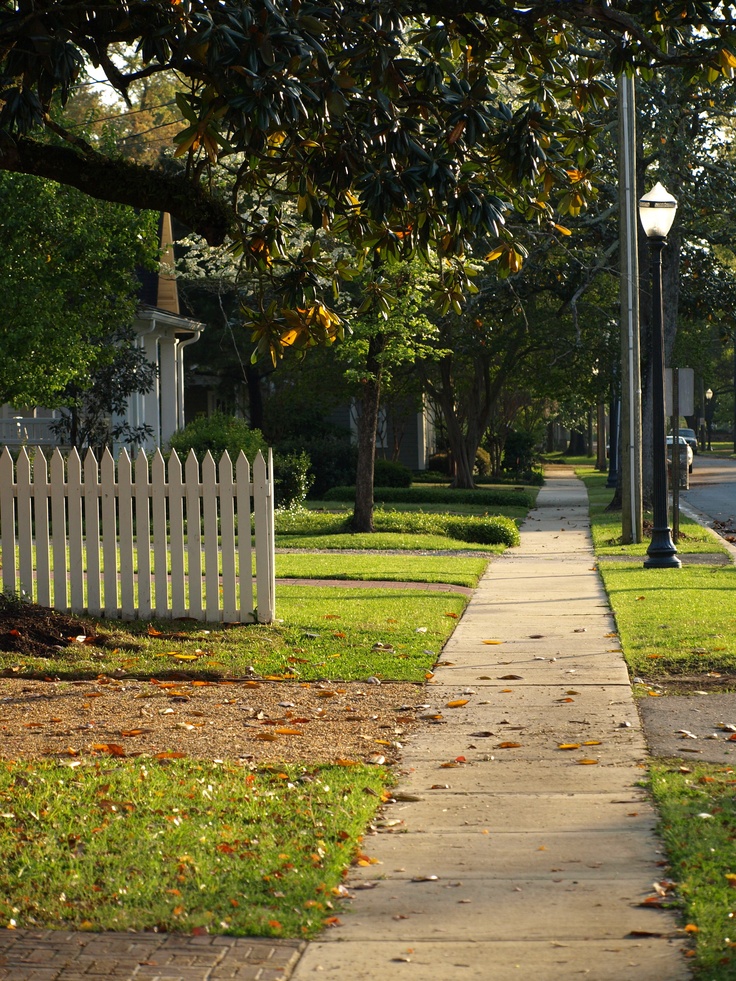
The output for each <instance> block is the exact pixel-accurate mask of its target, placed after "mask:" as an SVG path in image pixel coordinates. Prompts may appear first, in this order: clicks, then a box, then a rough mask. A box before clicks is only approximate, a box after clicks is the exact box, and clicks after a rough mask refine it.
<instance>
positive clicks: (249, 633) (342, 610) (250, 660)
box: [0, 585, 468, 681]
mask: <svg viewBox="0 0 736 981" xmlns="http://www.w3.org/2000/svg"><path fill="white" fill-rule="evenodd" d="M467 602H468V597H467V596H466V595H464V594H463V595H461V594H458V593H445V592H441V593H440V592H432V591H429V590H417V589H411V588H410V587H409V586H407V588H406V589H402V588H398V589H372V588H371V589H361V588H359V587H352V588H329V589H322V588H319V589H316V588H315V587H313V586H309V585H305V586H280V587H279V588H278V590H277V611H278V615H279V618H280V619H279V621H278V622H276V623H273V624H247V625H231V624H221V623H211V624H208V623H201V622H197V621H195V622H192V621H187V622H182V621H154V622H153V623H148V622H144V621H120V620H105V621H96V622H95V630H96V631H97V634H98V636H97V637H94V636H93V637H91V638H89V640H88V642H85V643H72V644H70V645H69V646H67V647H62V648H60V649H58V650H49V651H48V656H45V657H32V656H30V655H20V654H17V653H13V652H0V671H3V672H4V673H5V674H9V675H12V676H18V675H31V676H36V677H42V678H43V677H54V678H84V677H96V676H97V675H99V674H106V675H114V676H123V675H128V676H132V677H138V678H147V677H166V676H167V675H171V674H174V675H175V676H176V677H193V678H196V677H204V678H228V677H246V676H249V675H251V674H253V673H255V674H259V675H264V676H270V675H274V676H279V677H292V678H299V679H303V680H305V681H306V680H313V679H316V678H340V679H343V680H346V681H349V680H359V679H363V680H364V679H365V678H367V677H370V676H376V677H379V678H382V679H391V680H395V681H422V680H424V677H425V674H426V672H427V671H428V670H429V668H430V667H431V666H432V664H433V663H434V661H435V660H436V657H437V655H438V654H439V652H440V650H441V649H442V646H443V645H444V643H445V641H446V640H447V638H448V637H449V636H450V634H451V633H452V630H453V628H454V626H455V624H456V622H457V619H458V618H459V617H460V616H461V614H462V612H463V610H464V609H465V606H466V604H467Z"/></svg>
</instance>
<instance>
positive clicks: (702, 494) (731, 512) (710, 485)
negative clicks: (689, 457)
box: [680, 454, 736, 524]
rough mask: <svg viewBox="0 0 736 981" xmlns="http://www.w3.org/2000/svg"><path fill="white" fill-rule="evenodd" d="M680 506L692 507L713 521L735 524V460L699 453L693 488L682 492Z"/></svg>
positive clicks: (693, 473) (696, 458) (691, 481)
mask: <svg viewBox="0 0 736 981" xmlns="http://www.w3.org/2000/svg"><path fill="white" fill-rule="evenodd" d="M680 506H681V508H682V510H683V511H684V512H685V513H687V509H688V508H691V509H694V510H695V511H697V512H699V513H700V514H701V515H705V516H707V518H709V519H710V521H719V522H728V521H729V520H730V521H731V523H732V524H734V523H736V460H721V459H717V458H715V457H708V456H703V455H702V454H698V456H696V457H695V462H694V465H693V472H692V474H691V476H690V489H689V490H686V491H681V492H680ZM709 523H710V522H709Z"/></svg>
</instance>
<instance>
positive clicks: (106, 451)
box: [89, 446, 115, 468]
mask: <svg viewBox="0 0 736 981" xmlns="http://www.w3.org/2000/svg"><path fill="white" fill-rule="evenodd" d="M89 452H92V451H91V450H90V451H89ZM106 460H109V463H108V466H109V465H110V463H112V465H113V468H114V467H115V457H114V456H113V455H112V453H111V452H110V447H109V446H106V447H105V449H104V451H103V453H102V465H103V466H104V465H105V461H106Z"/></svg>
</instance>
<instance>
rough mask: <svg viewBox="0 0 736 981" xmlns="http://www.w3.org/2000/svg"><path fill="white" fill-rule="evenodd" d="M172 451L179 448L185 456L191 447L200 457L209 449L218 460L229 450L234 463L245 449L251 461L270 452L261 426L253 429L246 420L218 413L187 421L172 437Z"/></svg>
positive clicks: (180, 454)
mask: <svg viewBox="0 0 736 981" xmlns="http://www.w3.org/2000/svg"><path fill="white" fill-rule="evenodd" d="M169 445H170V447H171V449H172V450H176V452H177V454H178V456H179V457H180V458H182V459H183V458H185V457H186V456H187V454H188V453H189V451H190V450H194V452H195V454H196V456H197V458H198V459H199V460H201V459H202V457H203V456H204V455H205V453H206V452H207V450H209V451H210V453H211V454H212V456H213V457H214V459H215V461H216V462H218V463H219V461H220V457H221V456H222V454H223V453H224V452H225V451H226V450H227V452H228V454H229V455H230V459H231V460H232V461H233V463H235V460H236V459H237V457H238V454H239V453H240V451H241V450H242V451H243V453H245V455H246V456H247V458H248V459H249V460H250V462H251V463H252V462H253V458H254V457H255V455H256V453H257V452H258V451H259V450H260V451H261V452H262V453H263V454H264V455H265V454H266V453H267V451H268V447H267V445H266V441H265V440H264V438H263V434H262V433H261V431H260V430H259V429H251V428H250V426H249V425H248V423H247V422H246V421H245V420H244V419H238V418H236V417H235V416H228V415H225V413H224V412H215V413H213V415H211V416H198V417H197V418H196V419H193V420H192V421H191V422H189V423H187V425H186V426H185V427H184V429H180V430H179V431H178V432H176V433H174V435H173V436H172V437H171V439H170V440H169Z"/></svg>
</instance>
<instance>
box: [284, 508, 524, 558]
mask: <svg viewBox="0 0 736 981" xmlns="http://www.w3.org/2000/svg"><path fill="white" fill-rule="evenodd" d="M523 514H524V515H525V514H526V510H524V511H523ZM349 518H350V515H349V514H334V513H330V512H328V513H315V512H314V511H309V510H308V509H306V508H291V509H289V510H284V511H279V512H277V514H276V517H275V528H276V544H277V545H278V546H280V547H282V548H287V547H298V542H295V536H300V537H301V536H303V540H302V547H309V548H374V549H386V548H401V549H407V548H409V549H411V548H415V549H429V550H434V551H436V550H437V549H446V548H448V547H449V548H450V549H457V548H460V547H462V546H459V545H458V544H457V542H463V543H465V545H467V544H472V545H473V546H475V545H500V546H505V547H510V546H514V545H518V544H519V529H518V526H517V524H516V521H515V520H514V519H513V518H509V517H507V516H505V515H497V514H491V515H489V514H482V515H451V514H446V513H442V514H440V513H432V514H430V513H428V512H425V511H410V512H406V511H393V510H382V509H376V511H375V513H374V527H375V529H376V530H375V533H373V534H351V533H350V531H349V528H348V521H349ZM325 536H327V537H328V538H333V539H335V542H333V543H330V542H325V544H317V542H318V540H319V539H320V538H323V537H325ZM433 539H434V544H433V543H432V540H433ZM439 539H441V542H440V541H439ZM303 541H309V542H310V543H311V544H310V545H308V546H306V545H304V544H303ZM336 543H337V544H336ZM384 543H385V544H384ZM448 543H449V544H448Z"/></svg>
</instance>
